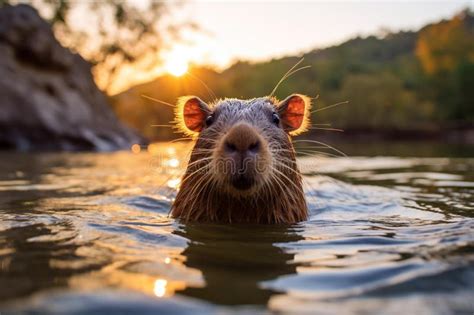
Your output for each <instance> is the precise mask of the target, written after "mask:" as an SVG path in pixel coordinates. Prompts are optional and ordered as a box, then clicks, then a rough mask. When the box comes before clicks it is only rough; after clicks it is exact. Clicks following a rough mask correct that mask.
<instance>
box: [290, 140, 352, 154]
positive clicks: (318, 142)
mask: <svg viewBox="0 0 474 315" xmlns="http://www.w3.org/2000/svg"><path fill="white" fill-rule="evenodd" d="M293 142H294V143H299V142H309V143H317V144H320V145H324V146H326V147H328V148H330V149H332V150H334V151H336V152H338V153H340V154H342V155H343V156H345V157H347V155H346V154H345V153H344V152H342V151H340V150H338V149H336V148H334V147H332V146H330V145H329V144H327V143H324V142H320V141H316V140H293Z"/></svg>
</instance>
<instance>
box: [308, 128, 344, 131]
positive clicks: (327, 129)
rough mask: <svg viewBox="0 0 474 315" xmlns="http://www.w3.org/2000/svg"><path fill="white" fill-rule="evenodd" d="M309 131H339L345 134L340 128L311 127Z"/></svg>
mask: <svg viewBox="0 0 474 315" xmlns="http://www.w3.org/2000/svg"><path fill="white" fill-rule="evenodd" d="M308 129H310V130H311V129H318V130H326V131H338V132H344V130H343V129H339V128H320V127H309V128H308Z"/></svg>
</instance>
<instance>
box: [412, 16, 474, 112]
mask: <svg viewBox="0 0 474 315" xmlns="http://www.w3.org/2000/svg"><path fill="white" fill-rule="evenodd" d="M416 54H417V56H418V59H419V60H420V63H421V65H422V67H423V70H424V72H425V75H426V77H427V79H428V80H429V84H430V86H431V88H432V90H433V91H434V93H435V97H436V103H437V104H438V114H439V117H440V118H442V119H448V120H457V121H460V120H468V119H469V118H470V117H473V116H474V106H472V97H471V96H472V92H471V90H472V86H470V84H471V83H472V75H473V70H472V69H473V67H474V14H473V13H472V12H470V11H469V10H465V11H463V12H461V13H460V14H458V15H456V16H455V17H453V18H452V19H450V20H447V21H443V22H441V23H437V24H433V25H429V26H427V27H425V28H423V29H422V30H421V31H420V35H419V38H418V42H417V48H416Z"/></svg>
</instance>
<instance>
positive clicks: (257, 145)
mask: <svg viewBox="0 0 474 315" xmlns="http://www.w3.org/2000/svg"><path fill="white" fill-rule="evenodd" d="M259 149H260V141H256V142H254V143H252V144H251V145H250V146H249V151H251V152H253V153H257V152H258V150H259Z"/></svg>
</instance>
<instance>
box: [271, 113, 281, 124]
mask: <svg viewBox="0 0 474 315" xmlns="http://www.w3.org/2000/svg"><path fill="white" fill-rule="evenodd" d="M272 121H273V123H274V124H275V125H277V126H278V125H279V124H280V117H278V114H277V113H273V115H272Z"/></svg>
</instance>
